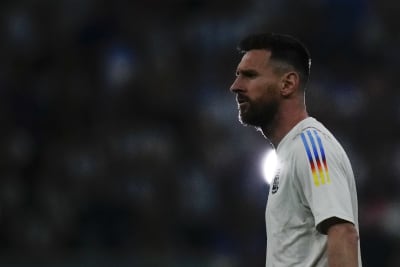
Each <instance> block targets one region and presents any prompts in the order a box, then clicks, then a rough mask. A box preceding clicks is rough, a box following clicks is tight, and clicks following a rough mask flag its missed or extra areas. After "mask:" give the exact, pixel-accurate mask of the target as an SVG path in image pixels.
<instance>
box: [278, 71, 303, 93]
mask: <svg viewBox="0 0 400 267" xmlns="http://www.w3.org/2000/svg"><path fill="white" fill-rule="evenodd" d="M299 85H300V77H299V74H298V73H297V72H294V71H290V72H287V73H285V74H284V75H283V76H282V88H281V94H282V95H283V96H290V95H291V94H293V93H294V92H295V91H296V90H297V88H298V87H299Z"/></svg>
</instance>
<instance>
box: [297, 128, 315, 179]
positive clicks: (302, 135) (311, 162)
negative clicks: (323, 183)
mask: <svg viewBox="0 0 400 267" xmlns="http://www.w3.org/2000/svg"><path fill="white" fill-rule="evenodd" d="M301 140H302V141H303V145H304V148H305V149H306V153H307V157H308V162H309V163H310V168H311V173H312V176H313V178H314V184H315V185H316V186H319V179H318V175H317V170H316V168H315V164H314V159H313V156H312V154H311V150H310V147H309V145H308V142H307V139H306V136H305V134H304V133H301Z"/></svg>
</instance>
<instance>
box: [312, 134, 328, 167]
mask: <svg viewBox="0 0 400 267" xmlns="http://www.w3.org/2000/svg"><path fill="white" fill-rule="evenodd" d="M314 134H315V136H316V137H317V141H318V145H319V148H320V150H321V157H322V162H324V163H325V162H326V157H325V150H324V146H323V145H322V141H321V138H320V137H319V135H318V132H317V131H316V130H314Z"/></svg>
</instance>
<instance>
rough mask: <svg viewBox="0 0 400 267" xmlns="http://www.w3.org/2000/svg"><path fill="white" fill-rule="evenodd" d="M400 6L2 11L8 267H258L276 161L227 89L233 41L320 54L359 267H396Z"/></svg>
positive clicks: (314, 97)
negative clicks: (353, 184)
mask: <svg viewBox="0 0 400 267" xmlns="http://www.w3.org/2000/svg"><path fill="white" fill-rule="evenodd" d="M399 3H400V2H397V1H389V0H384V1H377V0H376V1H372V0H371V1H367V0H353V1H350V0H324V1H323V0H305V1H298V0H271V1H265V0H252V1H212V0H173V1H157V0H148V1H122V0H114V1H95V0H58V1H49V0H38V1H28V0H25V1H24V0H18V1H8V2H5V1H2V2H1V4H0V14H1V15H0V126H1V127H0V264H1V265H2V266H16V263H19V264H20V265H18V266H30V265H32V264H36V265H35V266H38V265H39V266H56V267H57V266H139V267H148V266H162V267H183V266H185V267H186V266H190V267H191V266H210V267H245V266H264V262H265V225H264V211H265V203H266V200H267V192H268V185H267V184H266V183H265V182H264V180H263V177H262V174H261V158H262V157H263V155H264V154H265V153H266V152H268V151H269V150H270V146H269V145H268V142H267V141H266V140H264V139H263V137H262V136H261V135H260V134H259V133H257V132H256V131H255V130H254V129H252V128H246V127H242V126H241V125H240V124H239V123H238V122H237V109H236V104H235V101H234V97H233V95H232V94H231V93H230V92H229V90H228V89H229V86H230V84H231V82H232V81H233V79H234V71H235V68H236V64H237V63H238V62H239V59H240V57H239V55H238V54H237V52H236V44H237V43H238V41H239V40H240V39H241V38H242V37H244V36H245V35H247V34H248V33H253V32H261V31H273V32H283V33H288V34H292V35H295V36H297V37H298V38H300V39H301V40H303V42H304V43H305V44H306V45H307V46H308V47H309V49H310V51H311V53H312V58H313V66H312V71H311V82H310V85H309V88H308V92H307V104H308V110H309V113H310V115H312V116H314V117H316V118H317V119H319V120H320V121H322V122H323V123H324V124H325V125H326V126H327V127H328V128H329V129H330V130H331V131H332V132H333V133H334V134H335V135H336V136H337V138H338V139H339V140H340V141H341V143H342V144H343V146H344V147H345V149H346V150H347V152H348V154H349V157H350V158H351V161H352V163H353V168H354V172H355V174H356V178H357V184H358V191H359V214H360V228H361V247H362V256H363V261H364V266H379V267H382V266H392V267H393V266H400V256H399V253H398V252H399V251H400V197H399V193H400V187H399V186H400V135H399V134H400V127H399V126H400V106H399V103H400V90H399V89H400V88H399V83H398V79H399V70H398V69H399V63H400V52H399V47H400V31H399V27H398V19H399V18H398V10H399V9H400V4H399Z"/></svg>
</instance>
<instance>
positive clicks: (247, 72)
mask: <svg viewBox="0 0 400 267" xmlns="http://www.w3.org/2000/svg"><path fill="white" fill-rule="evenodd" d="M239 74H242V75H243V76H246V77H249V76H253V75H256V74H258V72H257V71H256V70H253V69H242V70H240V69H238V70H236V75H239Z"/></svg>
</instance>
